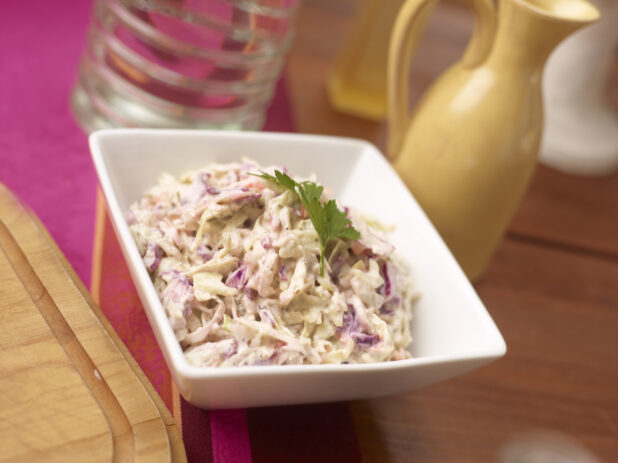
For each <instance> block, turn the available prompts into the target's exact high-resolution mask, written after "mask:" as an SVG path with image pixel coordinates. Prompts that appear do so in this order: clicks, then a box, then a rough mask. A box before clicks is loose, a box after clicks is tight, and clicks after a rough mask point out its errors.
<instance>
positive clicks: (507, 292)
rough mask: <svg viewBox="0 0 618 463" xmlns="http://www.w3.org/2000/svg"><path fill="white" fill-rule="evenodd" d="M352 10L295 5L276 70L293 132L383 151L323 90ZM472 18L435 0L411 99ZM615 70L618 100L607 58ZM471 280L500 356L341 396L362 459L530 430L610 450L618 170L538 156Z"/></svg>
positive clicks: (373, 130)
mask: <svg viewBox="0 0 618 463" xmlns="http://www.w3.org/2000/svg"><path fill="white" fill-rule="evenodd" d="M355 7H356V2H355V1H353V0H345V1H344V0H338V1H336V2H333V1H329V0H307V1H306V2H305V3H304V5H303V7H302V9H301V11H300V17H299V24H298V33H297V37H296V41H295V44H294V47H293V49H292V51H291V54H290V57H289V63H288V70H287V72H288V76H289V85H290V89H291V95H292V104H293V107H294V112H295V117H296V122H297V126H298V130H299V131H300V132H308V133H324V134H335V135H345V136H354V137H360V138H365V139H368V140H370V141H372V142H374V143H376V144H377V145H378V146H379V147H381V148H384V138H385V127H384V124H379V123H373V122H368V121H365V120H361V119H357V118H354V117H351V116H346V115H343V114H338V113H335V112H334V111H333V110H332V109H331V108H330V107H329V105H328V102H327V99H326V92H325V88H324V82H325V78H326V76H327V74H328V71H329V70H330V68H331V66H332V64H333V61H334V59H335V57H336V53H337V51H338V48H339V46H340V45H341V43H342V39H343V37H344V33H345V30H346V27H348V25H349V23H350V18H351V16H352V15H353V13H354V10H355ZM470 25H471V19H470V18H469V15H468V14H467V13H466V11H465V10H463V9H461V7H459V6H456V5H451V4H445V5H443V6H441V7H440V8H439V9H438V11H437V13H436V16H435V18H434V20H433V22H432V23H431V24H430V26H429V29H428V32H427V34H426V36H425V39H424V43H423V45H422V46H421V49H420V51H419V54H418V55H417V56H418V59H416V60H415V63H414V64H413V68H414V70H413V75H412V81H413V82H414V85H413V95H412V96H413V98H416V97H418V94H420V93H421V92H422V90H423V89H424V87H425V86H426V85H427V84H428V83H429V82H430V81H431V79H432V78H433V77H434V76H435V75H436V74H437V73H439V72H440V71H441V70H442V69H444V67H445V66H447V65H448V64H449V63H450V62H452V61H454V60H455V59H456V58H457V56H458V55H459V53H460V52H461V50H462V49H463V47H464V46H465V42H466V40H467V35H468V33H469V30H470ZM318 31H319V32H318ZM613 75H614V77H615V78H614V79H613V82H614V85H613V88H612V99H613V102H614V103H616V106H617V107H618V63H617V65H616V66H614V74H613ZM476 289H477V291H478V292H479V294H480V296H481V298H482V300H483V302H484V303H485V305H486V306H487V309H488V310H489V312H490V314H491V316H492V317H493V318H494V320H495V322H496V323H497V325H498V327H499V328H500V330H501V331H502V333H503V335H504V338H505V340H506V343H507V345H508V353H507V355H506V357H505V358H503V359H501V360H499V361H498V362H495V363H494V364H492V365H490V366H488V367H485V368H482V369H480V370H478V371H475V372H473V373H470V374H467V375H464V376H462V377H460V378H457V379H454V380H450V381H447V382H445V383H443V384H440V385H436V386H432V387H430V388H428V389H425V390H420V391H416V392H410V393H408V394H404V395H398V396H394V397H388V398H384V399H378V400H370V401H360V402H354V403H352V404H350V407H351V410H352V415H353V418H354V422H355V426H356V432H357V434H358V440H359V442H360V446H361V450H362V454H363V459H364V461H365V462H374V461H375V462H404V461H410V462H412V461H414V462H416V463H418V462H468V461H469V462H495V461H498V454H499V451H500V448H501V447H502V446H503V445H504V444H505V443H506V442H507V441H509V440H512V439H514V438H518V437H520V436H522V435H523V434H525V433H528V432H530V431H533V430H539V429H541V430H552V431H558V432H560V433H564V434H565V435H567V436H570V437H571V438H574V439H576V440H577V441H578V442H579V443H580V444H582V445H583V446H585V447H586V448H588V449H589V450H590V451H592V452H593V453H594V454H595V455H596V456H597V457H599V458H600V459H601V460H602V461H605V462H608V463H609V462H613V461H618V175H614V176H612V177H606V178H583V177H582V178H580V177H574V176H569V175H564V174H561V173H558V172H556V171H553V170H551V169H548V168H546V167H542V166H541V167H539V169H538V172H537V174H536V177H535V178H534V181H533V183H532V185H531V187H530V190H529V192H528V194H527V196H526V198H525V200H524V201H523V204H522V205H521V208H520V209H519V212H518V214H517V216H516V218H515V220H514V222H513V224H512V226H511V228H510V230H509V232H508V235H507V237H506V239H505V240H504V242H503V243H502V245H501V246H500V248H499V250H498V252H497V254H496V256H495V258H494V259H493V261H492V263H491V266H490V267H489V269H488V271H487V272H486V274H485V276H484V277H483V279H482V280H481V281H480V282H479V283H478V284H477V285H476Z"/></svg>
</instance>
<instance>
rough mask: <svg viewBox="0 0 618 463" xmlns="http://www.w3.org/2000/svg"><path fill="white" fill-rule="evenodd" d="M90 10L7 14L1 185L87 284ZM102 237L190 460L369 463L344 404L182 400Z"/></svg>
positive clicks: (71, 7)
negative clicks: (78, 106) (74, 101)
mask: <svg viewBox="0 0 618 463" xmlns="http://www.w3.org/2000/svg"><path fill="white" fill-rule="evenodd" d="M89 10H90V2H84V1H79V0H56V1H35V2H24V1H11V2H8V3H6V4H5V5H4V8H3V9H2V13H1V14H0V50H1V52H0V182H2V183H4V184H5V185H7V186H8V187H9V188H10V189H12V190H13V191H14V192H15V193H16V194H17V195H18V196H19V197H20V198H22V200H24V201H25V202H26V203H27V204H28V205H29V206H30V207H31V208H32V209H33V210H34V211H35V212H36V213H37V214H38V216H39V217H40V218H41V220H42V221H43V223H44V224H45V226H46V227H47V229H48V230H49V231H50V233H51V235H52V236H53V237H54V239H55V240H56V241H57V243H58V244H59V246H60V248H61V249H62V251H63V252H64V253H65V255H66V256H67V258H68V260H69V261H70V262H71V264H72V265H73V266H74V267H75V269H76V271H77V273H78V275H79V276H80V278H81V279H82V280H83V281H84V283H85V284H86V285H87V286H89V285H90V280H91V266H92V243H93V236H94V229H95V226H94V223H95V203H96V201H95V192H96V178H95V173H94V169H93V167H92V163H91V161H90V156H89V153H88V147H87V139H86V136H85V135H84V134H83V133H82V132H81V131H80V130H79V128H78V127H77V125H76V124H75V122H74V120H73V118H72V116H71V114H70V110H69V97H70V91H71V87H72V84H73V82H74V79H75V75H76V70H77V65H78V62H79V58H80V54H81V50H82V44H83V41H84V38H85V33H86V27H87V23H88V15H89ZM284 87H285V86H284V84H283V83H280V85H279V86H278V88H277V93H276V96H275V99H274V101H273V104H272V106H271V108H270V110H269V114H268V119H267V124H266V129H267V130H279V131H291V130H293V125H292V122H291V116H290V111H289V104H288V101H287V97H286V92H285V88H284ZM99 207H100V211H99V212H102V205H101V203H99ZM99 217H105V216H104V215H101V214H100V215H99ZM100 223H101V222H100ZM105 229H107V233H104V230H105ZM102 230H103V232H102ZM104 238H105V239H104ZM97 239H98V240H99V244H100V245H101V246H103V247H104V250H105V253H106V255H107V256H108V257H110V256H111V257H112V258H110V259H108V260H107V261H101V260H100V259H99V260H98V262H95V264H96V265H95V266H94V268H95V278H94V280H95V281H94V284H95V286H96V287H97V291H98V293H97V294H96V296H98V297H99V299H100V301H101V306H102V308H103V310H104V312H105V313H106V315H107V316H108V318H110V321H111V322H112V324H113V326H114V328H115V329H116V330H117V331H118V332H119V334H120V336H121V338H122V339H123V341H124V342H125V343H126V344H127V346H128V347H129V349H130V350H131V353H132V354H133V355H134V356H135V357H136V359H137V361H138V362H139V363H140V366H141V367H142V368H143V369H144V371H145V372H146V374H147V375H148V377H149V378H150V379H151V381H152V382H153V384H154V385H155V387H156V388H157V390H158V391H159V393H160V394H161V396H162V397H163V398H164V400H166V403H167V404H168V407H169V408H170V410H171V411H172V412H173V413H174V414H175V416H176V417H179V416H181V424H182V428H183V429H182V431H183V439H184V442H185V446H186V449H187V454H188V456H189V460H190V461H206V462H211V461H212V462H215V463H224V462H226V463H227V462H239V463H248V462H250V461H252V462H256V463H259V462H269V463H271V462H275V463H276V462H287V461H298V462H313V461H315V462H333V463H334V462H337V463H345V462H357V461H359V460H360V453H359V450H358V446H357V443H356V439H355V436H354V429H353V425H352V422H351V420H350V417H349V415H348V412H347V405H346V404H328V405H307V406H297V407H274V408H262V409H252V410H248V411H245V410H236V411H216V412H211V413H208V412H205V411H202V410H199V409H196V408H195V407H192V406H191V405H189V404H188V403H186V402H184V401H183V400H182V399H180V398H179V397H178V396H177V394H176V396H174V391H173V390H172V389H173V386H172V385H171V382H170V381H169V372H168V371H167V369H166V367H165V364H164V363H163V361H162V358H161V353H160V351H159V350H158V347H157V346H156V344H155V343H154V338H153V335H152V331H151V330H150V327H149V326H148V324H147V322H146V319H145V316H144V314H143V311H142V310H141V307H140V306H139V301H138V300H137V297H136V294H135V290H134V288H133V285H132V283H131V281H130V280H129V278H128V274H127V272H126V267H125V266H124V262H123V261H122V259H121V257H120V254H119V250H118V245H117V242H116V241H115V237H114V236H113V234H112V233H111V228H110V227H109V223H108V222H105V221H104V222H103V228H101V227H99V229H98V232H97ZM101 240H103V241H101ZM105 240H107V244H104V241H105ZM114 253H116V254H114ZM114 256H115V257H114ZM174 397H176V399H174ZM174 400H176V402H174Z"/></svg>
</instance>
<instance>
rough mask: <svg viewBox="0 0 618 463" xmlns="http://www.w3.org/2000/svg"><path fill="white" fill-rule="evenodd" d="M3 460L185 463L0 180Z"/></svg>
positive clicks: (151, 399) (131, 373) (117, 344)
mask: <svg viewBox="0 0 618 463" xmlns="http://www.w3.org/2000/svg"><path fill="white" fill-rule="evenodd" d="M0 436H1V437H0V461H3V462H4V461H16V462H17V461H19V462H20V463H21V462H24V461H58V462H62V463H65V462H72V461H79V462H87V461H97V462H100V461H113V462H120V461H122V462H132V461H140V462H145V461H153V462H164V461H173V462H184V461H186V456H185V453H184V447H183V444H182V439H181V436H180V433H179V431H178V428H177V427H176V425H175V423H174V420H173V418H172V416H171V415H170V413H169V411H168V410H167V408H166V407H165V405H164V404H163V402H162V400H161V399H160V397H159V396H158V395H157V393H156V392H155V390H154V389H153V387H152V385H151V384H150V382H149V381H148V379H147V378H146V377H145V376H144V374H143V372H142V371H141V370H140V368H139V366H138V365H137V363H136V362H135V360H134V359H133V358H132V357H131V355H130V354H129V352H128V350H127V349H126V347H125V346H124V345H123V344H122V342H121V341H120V339H119V338H118V336H117V334H116V333H115V332H114V330H113V328H112V327H111V325H110V324H109V322H108V321H107V320H106V318H105V317H104V315H103V314H102V313H101V311H100V309H99V308H98V307H97V306H96V305H95V304H94V302H93V301H92V299H91V297H90V295H89V293H88V291H87V290H86V289H85V288H84V286H83V284H82V283H81V282H80V280H79V279H78V278H77V276H76V275H75V272H74V271H73V269H72V268H71V267H70V265H69V264H68V262H67V261H66V259H65V258H64V256H63V255H62V253H61V252H60V250H59V249H58V247H57V246H56V244H55V243H54V242H53V240H52V239H51V237H50V236H49V234H48V233H47V231H46V230H45V228H44V227H43V225H42V224H41V223H40V222H39V220H38V219H37V218H36V217H35V216H34V214H32V213H31V212H30V211H29V210H28V209H26V208H25V207H24V206H23V205H22V204H20V202H19V201H18V200H17V199H16V198H15V196H13V195H12V194H11V193H10V192H9V191H8V190H7V189H6V188H5V187H4V186H3V185H1V184H0Z"/></svg>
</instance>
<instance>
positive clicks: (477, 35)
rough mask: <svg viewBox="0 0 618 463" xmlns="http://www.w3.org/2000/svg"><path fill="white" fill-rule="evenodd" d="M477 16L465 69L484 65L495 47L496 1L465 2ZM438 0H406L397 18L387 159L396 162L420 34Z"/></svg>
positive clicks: (390, 68)
mask: <svg viewBox="0 0 618 463" xmlns="http://www.w3.org/2000/svg"><path fill="white" fill-rule="evenodd" d="M464 2H465V3H466V4H468V6H470V8H471V9H472V11H473V13H474V31H473V33H472V37H471V38H470V41H469V42H468V46H467V47H466V51H465V52H464V55H463V57H462V59H461V62H460V63H461V65H462V66H463V67H464V68H473V67H476V66H478V65H479V64H481V63H482V62H483V61H485V59H486V58H487V56H488V55H489V52H490V51H491V48H492V43H493V38H494V35H495V31H496V11H495V8H494V4H493V0H464ZM435 3H436V0H407V1H406V2H405V3H404V4H403V6H402V7H401V9H400V10H399V13H398V15H397V19H396V20H395V25H394V27H393V32H392V34H391V40H390V44H389V50H388V68H387V84H388V91H387V97H388V114H387V123H388V137H387V140H388V141H387V158H388V159H389V160H391V161H393V160H394V159H395V157H396V156H397V154H398V153H399V151H400V150H401V147H402V146H401V145H402V144H403V140H404V136H405V133H406V130H407V128H408V125H409V120H410V108H409V107H408V106H409V94H408V80H409V72H410V63H411V62H412V56H413V54H414V51H415V47H416V44H417V43H418V39H419V36H420V34H421V33H422V32H423V30H424V26H425V23H426V20H427V18H428V16H429V13H430V12H431V10H432V7H433V6H434V4H435Z"/></svg>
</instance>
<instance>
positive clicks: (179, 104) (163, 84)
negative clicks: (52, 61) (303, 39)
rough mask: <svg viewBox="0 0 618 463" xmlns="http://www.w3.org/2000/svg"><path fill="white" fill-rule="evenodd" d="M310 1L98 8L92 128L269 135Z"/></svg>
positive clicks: (90, 44) (174, 1)
mask: <svg viewBox="0 0 618 463" xmlns="http://www.w3.org/2000/svg"><path fill="white" fill-rule="evenodd" d="M299 2H300V0H245V1H242V0H95V2H94V6H93V11H92V20H91V24H90V28H89V30H88V37H87V41H86V47H85V51H84V55H83V57H82V61H81V63H80V67H79V74H78V79H77V83H76V85H75V88H74V90H73V94H72V106H73V111H74V114H75V116H76V118H77V120H78V122H79V124H80V125H81V126H82V128H83V129H84V130H85V131H87V132H90V131H92V130H96V129H100V128H107V127H168V128H179V127H184V128H210V129H213V128H214V129H247V130H253V129H260V128H261V127H262V125H263V122H264V114H265V111H266V108H267V106H268V104H269V103H270V100H271V98H272V95H273V91H274V86H275V83H276V81H277V79H278V77H279V74H280V72H281V68H282V65H283V61H284V58H285V53H286V51H287V49H288V48H289V46H290V43H291V41H292V37H293V21H294V15H295V12H296V9H297V6H298V3H299Z"/></svg>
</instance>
